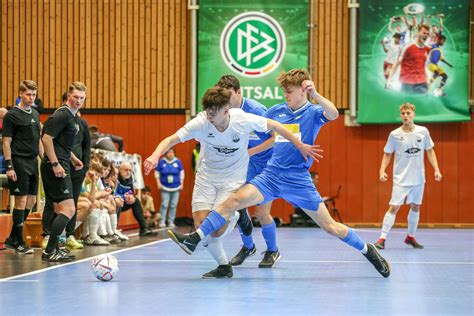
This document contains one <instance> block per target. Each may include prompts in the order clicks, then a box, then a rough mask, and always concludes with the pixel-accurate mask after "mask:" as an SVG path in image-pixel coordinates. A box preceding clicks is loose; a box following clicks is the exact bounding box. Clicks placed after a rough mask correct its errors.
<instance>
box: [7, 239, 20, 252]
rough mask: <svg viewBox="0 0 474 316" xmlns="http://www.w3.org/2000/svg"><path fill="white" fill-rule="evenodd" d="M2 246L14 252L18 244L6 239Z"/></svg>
mask: <svg viewBox="0 0 474 316" xmlns="http://www.w3.org/2000/svg"><path fill="white" fill-rule="evenodd" d="M4 244H5V247H7V248H8V249H13V250H16V246H17V245H18V242H17V241H15V240H13V239H11V238H10V237H8V238H7V239H5V243H4Z"/></svg>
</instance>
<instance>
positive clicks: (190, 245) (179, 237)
mask: <svg viewBox="0 0 474 316" xmlns="http://www.w3.org/2000/svg"><path fill="white" fill-rule="evenodd" d="M166 233H167V234H168V236H170V238H171V239H172V240H173V241H174V242H175V243H177V244H178V246H180V247H181V249H183V250H184V252H186V253H187V254H188V255H190V254H192V253H193V252H194V250H196V247H197V245H198V244H199V242H200V241H201V238H200V237H199V235H198V234H197V233H192V234H187V235H185V234H180V233H177V232H174V231H172V230H167V231H166Z"/></svg>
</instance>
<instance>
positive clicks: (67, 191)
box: [63, 189, 71, 193]
mask: <svg viewBox="0 0 474 316" xmlns="http://www.w3.org/2000/svg"><path fill="white" fill-rule="evenodd" d="M63 193H71V192H69V190H68V189H66V190H64V192H63Z"/></svg>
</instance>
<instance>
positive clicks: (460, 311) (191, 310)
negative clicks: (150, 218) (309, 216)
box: [0, 228, 474, 316]
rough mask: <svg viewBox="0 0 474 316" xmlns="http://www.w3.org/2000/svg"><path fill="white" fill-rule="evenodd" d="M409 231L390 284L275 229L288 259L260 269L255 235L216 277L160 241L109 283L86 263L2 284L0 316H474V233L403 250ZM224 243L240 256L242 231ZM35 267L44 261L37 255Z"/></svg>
mask: <svg viewBox="0 0 474 316" xmlns="http://www.w3.org/2000/svg"><path fill="white" fill-rule="evenodd" d="M357 231H358V232H359V233H360V235H361V237H362V238H364V239H365V240H366V241H370V242H373V241H374V240H376V239H377V237H378V230H376V229H358V230H357ZM405 234H406V230H405V229H394V230H392V232H391V234H390V235H389V238H388V239H387V242H386V247H387V248H386V250H382V251H381V252H382V255H383V256H385V258H386V259H387V260H389V262H390V265H391V271H392V274H391V276H390V277H389V278H387V279H384V278H383V277H382V276H380V275H379V274H378V273H377V272H376V271H375V269H374V268H373V267H372V266H371V265H370V264H369V263H368V261H367V260H366V259H365V257H363V256H362V255H361V254H359V253H358V252H357V251H355V250H353V249H352V248H350V247H348V246H346V245H345V244H344V243H342V242H340V241H339V240H337V239H336V238H333V237H331V236H329V235H327V234H326V233H325V232H324V231H322V230H321V229H315V228H279V229H278V230H277V238H278V243H279V247H280V251H281V254H282V260H280V261H279V262H278V263H277V264H276V266H275V267H274V268H273V269H259V268H258V267H257V265H258V263H259V261H260V259H261V254H260V253H261V252H262V251H264V250H265V247H264V241H263V239H262V237H261V234H260V229H259V228H256V229H255V235H254V236H256V237H255V241H256V245H257V249H258V250H257V255H255V256H254V257H251V258H249V259H248V260H247V261H246V262H244V264H243V265H242V266H239V267H235V268H234V277H233V278H232V279H219V280H203V279H201V275H202V274H203V273H205V272H207V271H209V270H211V269H213V268H214V267H215V266H216V264H215V262H213V260H211V259H210V257H209V255H208V253H207V252H206V251H205V250H204V249H203V248H198V249H197V250H196V252H195V253H194V254H193V255H192V256H189V255H187V254H185V253H184V252H183V251H182V250H181V249H180V248H178V246H177V245H176V244H174V243H173V242H172V241H171V240H170V239H168V238H163V239H159V240H156V238H155V239H150V240H148V241H149V242H148V243H145V244H137V245H135V246H132V247H130V248H124V249H118V250H115V252H114V255H115V256H116V257H117V259H118V260H119V263H120V271H119V273H118V275H117V277H116V279H114V280H112V281H110V282H101V281H98V280H96V279H95V278H94V276H93V275H92V270H91V267H90V262H91V259H90V258H84V259H79V260H77V261H76V262H72V263H68V264H62V265H51V266H50V267H48V268H43V269H41V270H36V271H32V272H29V273H24V274H19V275H16V276H11V277H4V278H3V279H0V314H1V315H2V316H3V315H60V314H61V315H145V314H154V315H212V316H214V315H473V314H474V282H473V281H474V238H473V237H474V230H472V229H423V230H419V231H418V233H417V239H418V240H419V242H421V243H423V244H424V245H425V249H423V250H418V249H412V248H410V247H408V246H406V245H405V244H404V243H403V240H404V237H405ZM160 235H161V236H162V237H164V235H163V234H160ZM137 239H138V238H137ZM224 245H225V247H226V250H227V254H228V255H229V257H231V256H232V255H234V254H235V253H236V252H237V251H238V250H239V249H240V237H239V235H238V231H237V230H234V232H233V233H232V234H231V235H230V236H229V237H227V238H226V240H225V241H224ZM103 249H106V248H103ZM6 256H7V255H6V254H5V252H0V265H11V264H12V261H11V260H7V259H6V258H7V257H6ZM9 258H10V257H9ZM21 260H24V259H23V258H22V259H21ZM29 260H32V261H40V260H41V259H40V252H39V250H38V251H37V252H36V254H35V255H34V257H33V258H29ZM13 264H14V262H13ZM42 266H43V265H42ZM44 266H47V264H44ZM48 302H49V303H48Z"/></svg>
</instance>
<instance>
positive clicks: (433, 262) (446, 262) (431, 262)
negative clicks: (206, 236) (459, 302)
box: [120, 259, 474, 265]
mask: <svg viewBox="0 0 474 316" xmlns="http://www.w3.org/2000/svg"><path fill="white" fill-rule="evenodd" d="M120 262H163V263H167V262H215V261H214V260H210V259H209V260H208V259H196V260H193V259H189V260H183V259H143V260H141V259H137V260H135V259H121V260H120ZM245 262H252V263H258V262H260V261H259V260H245ZM280 262H281V263H329V264H334V263H351V264H352V263H364V264H365V263H367V261H366V260H344V261H342V260H284V259H282V260H281V261H280ZM390 264H432V265H437V264H439V265H474V262H451V261H440V262H435V261H412V262H407V261H390Z"/></svg>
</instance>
